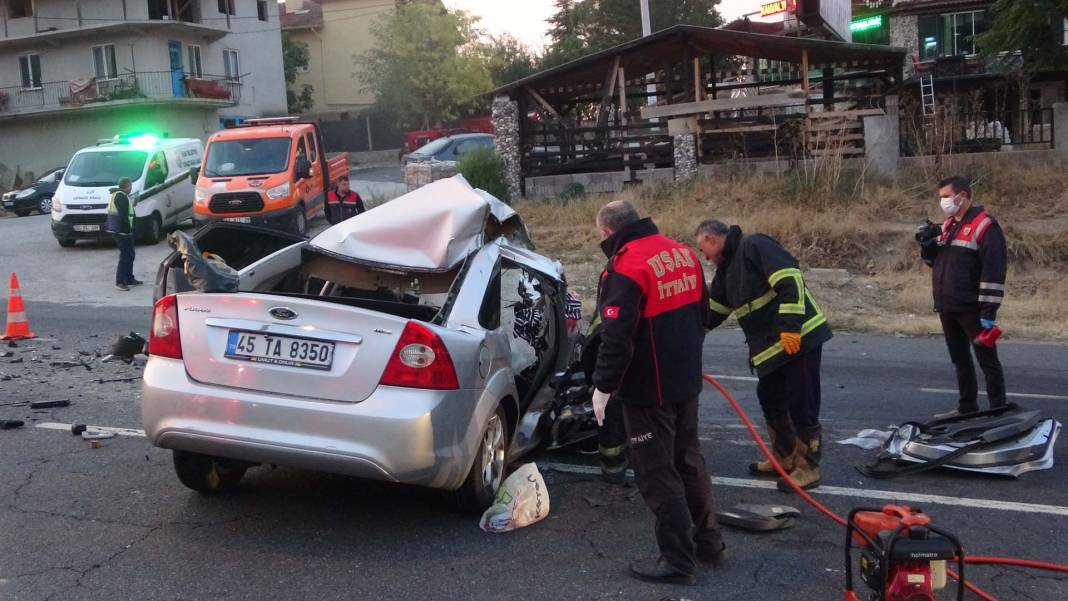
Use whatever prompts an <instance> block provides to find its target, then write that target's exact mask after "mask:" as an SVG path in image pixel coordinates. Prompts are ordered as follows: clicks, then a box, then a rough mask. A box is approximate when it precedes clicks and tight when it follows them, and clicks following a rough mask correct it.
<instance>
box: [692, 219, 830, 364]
mask: <svg viewBox="0 0 1068 601" xmlns="http://www.w3.org/2000/svg"><path fill="white" fill-rule="evenodd" d="M723 258H724V263H723V266H722V267H719V268H718V269H717V270H716V277H715V278H714V279H713V280H712V284H711V286H710V287H709V304H710V308H711V316H712V320H711V322H710V323H709V324H708V326H709V327H710V328H714V327H716V326H718V325H719V324H721V323H723V321H724V320H725V319H727V317H728V316H729V315H730V314H731V313H733V314H734V316H735V317H737V318H738V325H740V326H741V327H742V331H744V332H745V342H746V344H747V345H748V346H749V361H750V365H751V366H752V367H753V368H754V369H755V370H756V372H757V375H759V376H765V375H767V374H769V373H771V372H773V371H775V370H776V369H778V368H779V367H781V366H782V365H784V364H785V363H787V362H788V361H790V359H792V358H793V357H794V356H796V355H794V356H791V355H787V354H786V353H784V352H783V350H782V344H781V343H780V341H779V335H780V334H781V333H782V332H800V333H801V353H806V352H808V351H811V350H813V349H815V348H818V347H819V346H821V345H822V344H823V343H824V342H827V341H828V340H830V339H831V336H832V334H831V327H830V326H829V325H828V324H827V317H826V316H825V315H824V314H823V311H822V310H821V309H820V307H819V305H817V304H816V299H815V298H813V296H812V293H811V292H809V290H808V288H807V287H806V286H805V279H804V277H803V276H802V275H801V270H800V269H798V263H797V259H795V258H794V257H793V255H791V254H790V253H789V252H787V251H786V249H785V248H783V247H782V245H781V244H779V243H778V242H776V241H775V240H774V239H772V238H770V237H768V236H765V235H763V234H752V235H749V236H743V235H742V230H741V229H740V228H739V227H738V226H731V229H730V232H729V233H728V234H727V240H726V242H725V245H724V247H723ZM801 353H799V354H801Z"/></svg>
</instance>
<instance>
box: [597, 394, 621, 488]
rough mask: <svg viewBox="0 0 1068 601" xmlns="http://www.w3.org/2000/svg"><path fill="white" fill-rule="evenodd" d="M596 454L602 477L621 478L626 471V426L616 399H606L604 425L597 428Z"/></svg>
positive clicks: (619, 402)
mask: <svg viewBox="0 0 1068 601" xmlns="http://www.w3.org/2000/svg"><path fill="white" fill-rule="evenodd" d="M597 454H598V455H599V456H600V459H601V474H602V475H604V476H605V477H606V478H622V476H623V472H625V471H627V426H626V424H624V423H623V402H622V401H620V400H619V399H618V398H616V397H612V398H610V399H608V406H606V407H605V409H604V424H602V425H601V426H600V427H599V428H597Z"/></svg>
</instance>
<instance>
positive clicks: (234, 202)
mask: <svg viewBox="0 0 1068 601" xmlns="http://www.w3.org/2000/svg"><path fill="white" fill-rule="evenodd" d="M242 202H243V201H241V200H239V199H234V200H231V201H230V202H229V203H227V204H229V205H230V206H231V207H239V206H241V203H242Z"/></svg>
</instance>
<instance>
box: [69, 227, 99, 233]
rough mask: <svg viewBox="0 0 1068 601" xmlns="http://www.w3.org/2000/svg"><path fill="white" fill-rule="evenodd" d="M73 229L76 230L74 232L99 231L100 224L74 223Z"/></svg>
mask: <svg viewBox="0 0 1068 601" xmlns="http://www.w3.org/2000/svg"><path fill="white" fill-rule="evenodd" d="M74 231H76V232H99V231H100V226H99V225H76V226H74Z"/></svg>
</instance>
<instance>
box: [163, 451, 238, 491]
mask: <svg viewBox="0 0 1068 601" xmlns="http://www.w3.org/2000/svg"><path fill="white" fill-rule="evenodd" d="M247 469H248V467H247V465H245V464H240V463H237V462H234V461H230V460H228V459H223V458H221V457H212V456H210V455H201V454H200V453H190V452H189V451H174V473H175V474H177V475H178V480H180V481H181V482H182V484H184V485H185V486H186V487H188V488H191V489H193V490H195V491H197V492H199V493H205V494H213V493H220V492H226V491H228V490H232V489H233V488H235V487H236V486H237V483H238V482H240V481H241V478H242V477H243V476H244V475H245V470H247Z"/></svg>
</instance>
